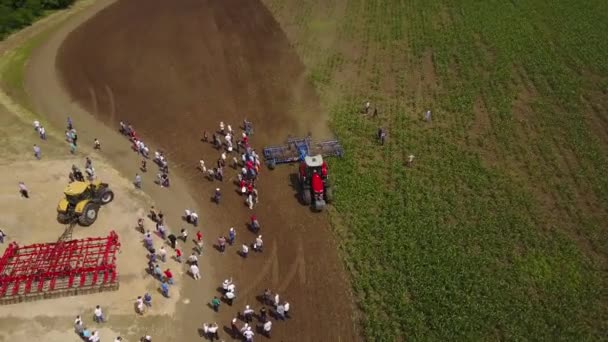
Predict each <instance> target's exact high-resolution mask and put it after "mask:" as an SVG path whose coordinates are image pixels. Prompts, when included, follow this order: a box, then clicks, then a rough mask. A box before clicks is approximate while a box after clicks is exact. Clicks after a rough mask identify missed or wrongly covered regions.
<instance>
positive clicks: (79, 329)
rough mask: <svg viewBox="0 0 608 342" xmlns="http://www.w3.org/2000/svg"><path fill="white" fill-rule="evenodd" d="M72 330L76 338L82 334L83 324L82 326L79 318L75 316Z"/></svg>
mask: <svg viewBox="0 0 608 342" xmlns="http://www.w3.org/2000/svg"><path fill="white" fill-rule="evenodd" d="M74 330H75V331H76V333H77V334H78V336H82V333H83V332H84V324H82V319H81V318H80V316H76V319H75V320H74Z"/></svg>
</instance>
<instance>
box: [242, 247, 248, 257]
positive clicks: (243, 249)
mask: <svg viewBox="0 0 608 342" xmlns="http://www.w3.org/2000/svg"><path fill="white" fill-rule="evenodd" d="M247 255H249V246H247V245H246V244H243V246H242V247H241V256H243V258H246V257H247Z"/></svg>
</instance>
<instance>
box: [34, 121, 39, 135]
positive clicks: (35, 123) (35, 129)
mask: <svg viewBox="0 0 608 342" xmlns="http://www.w3.org/2000/svg"><path fill="white" fill-rule="evenodd" d="M34 131H36V132H39V131H40V121H38V120H34Z"/></svg>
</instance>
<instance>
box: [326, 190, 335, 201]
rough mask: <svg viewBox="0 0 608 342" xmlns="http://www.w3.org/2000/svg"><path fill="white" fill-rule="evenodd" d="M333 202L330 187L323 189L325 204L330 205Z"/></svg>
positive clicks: (332, 193)
mask: <svg viewBox="0 0 608 342" xmlns="http://www.w3.org/2000/svg"><path fill="white" fill-rule="evenodd" d="M333 200H334V192H333V189H332V188H331V187H326V188H325V202H327V203H331V202H332V201H333Z"/></svg>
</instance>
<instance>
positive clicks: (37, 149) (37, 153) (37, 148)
mask: <svg viewBox="0 0 608 342" xmlns="http://www.w3.org/2000/svg"><path fill="white" fill-rule="evenodd" d="M41 154H42V152H41V150H40V146H38V145H36V144H34V157H36V159H38V160H40V156H41Z"/></svg>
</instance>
